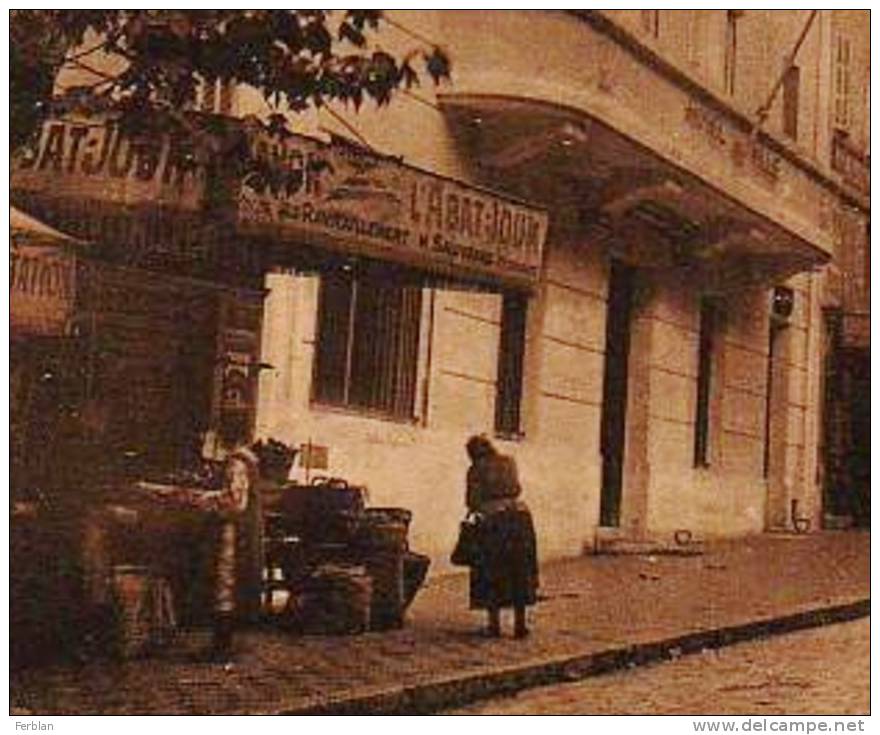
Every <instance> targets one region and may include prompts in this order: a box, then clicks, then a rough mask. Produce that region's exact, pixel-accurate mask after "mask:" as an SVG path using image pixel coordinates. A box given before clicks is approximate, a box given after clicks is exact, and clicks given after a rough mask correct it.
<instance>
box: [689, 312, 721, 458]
mask: <svg viewBox="0 0 880 735" xmlns="http://www.w3.org/2000/svg"><path fill="white" fill-rule="evenodd" d="M717 326H718V304H717V302H716V301H715V300H714V299H711V298H703V299H702V300H701V301H700V337H699V347H698V350H699V351H698V356H697V408H696V416H695V419H694V467H708V466H709V429H710V426H709V424H710V407H711V396H712V359H713V353H714V349H715V332H716V330H717Z"/></svg>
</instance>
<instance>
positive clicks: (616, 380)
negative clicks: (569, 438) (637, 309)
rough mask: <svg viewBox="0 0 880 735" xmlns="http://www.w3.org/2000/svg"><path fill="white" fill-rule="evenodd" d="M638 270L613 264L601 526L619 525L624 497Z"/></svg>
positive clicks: (602, 445) (604, 394)
mask: <svg viewBox="0 0 880 735" xmlns="http://www.w3.org/2000/svg"><path fill="white" fill-rule="evenodd" d="M634 281H635V269H634V268H632V267H631V266H628V265H626V264H624V263H622V262H621V261H618V260H613V261H612V262H611V274H610V277H609V284H608V307H607V308H608V311H607V318H606V323H605V366H604V368H605V370H604V374H605V380H604V383H603V387H602V420H601V434H600V439H599V444H600V451H601V454H602V489H601V495H600V499H599V525H600V526H605V527H614V528H616V527H618V526H620V505H621V498H622V495H623V460H624V445H625V444H626V403H627V387H628V382H629V350H630V338H631V313H632V300H633V284H634Z"/></svg>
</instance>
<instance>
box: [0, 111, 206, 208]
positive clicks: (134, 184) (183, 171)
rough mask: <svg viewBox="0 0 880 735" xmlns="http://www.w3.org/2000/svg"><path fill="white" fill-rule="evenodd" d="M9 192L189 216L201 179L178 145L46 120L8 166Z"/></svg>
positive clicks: (104, 124) (84, 123)
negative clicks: (164, 208) (151, 207)
mask: <svg viewBox="0 0 880 735" xmlns="http://www.w3.org/2000/svg"><path fill="white" fill-rule="evenodd" d="M11 188H12V189H14V190H19V191H37V192H51V193H52V194H53V195H54V196H55V197H57V198H64V197H73V198H76V199H81V200H82V199H97V200H100V201H103V202H116V203H120V204H143V203H145V202H151V203H154V204H156V205H157V206H159V205H162V204H169V205H173V206H174V208H175V209H187V210H193V209H197V208H199V207H200V206H201V204H202V196H203V194H204V173H203V171H202V169H201V168H199V167H197V166H196V165H195V162H194V158H193V155H192V151H191V149H190V147H189V146H187V145H186V144H184V143H183V142H180V141H175V140H172V139H170V138H168V137H164V138H155V137H152V138H151V137H141V138H137V139H133V138H130V137H128V136H126V135H125V134H124V133H123V132H122V131H121V130H120V129H119V127H118V126H117V125H116V124H115V123H114V122H113V121H112V120H111V121H102V120H99V119H96V118H88V119H85V118H83V119H74V120H50V121H48V122H47V123H46V124H45V125H44V126H43V131H42V134H41V135H40V138H39V140H38V141H37V144H36V145H35V146H34V148H33V149H32V150H29V151H26V152H25V153H24V154H23V155H21V156H20V157H19V158H18V159H17V160H15V161H14V169H13V174H12V181H11Z"/></svg>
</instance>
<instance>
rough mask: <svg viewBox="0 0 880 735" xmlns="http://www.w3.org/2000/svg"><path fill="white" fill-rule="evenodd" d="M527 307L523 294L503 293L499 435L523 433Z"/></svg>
mask: <svg viewBox="0 0 880 735" xmlns="http://www.w3.org/2000/svg"><path fill="white" fill-rule="evenodd" d="M527 307H528V299H527V298H526V297H525V296H523V295H521V294H505V296H504V301H503V304H502V308H501V336H500V339H499V343H498V377H497V382H496V393H495V431H496V433H498V434H499V435H501V436H519V435H520V434H521V433H522V416H521V404H522V391H523V362H524V358H525V344H526V312H527Z"/></svg>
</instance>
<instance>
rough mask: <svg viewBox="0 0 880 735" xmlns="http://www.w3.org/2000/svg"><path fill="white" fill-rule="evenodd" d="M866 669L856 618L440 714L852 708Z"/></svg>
mask: <svg viewBox="0 0 880 735" xmlns="http://www.w3.org/2000/svg"><path fill="white" fill-rule="evenodd" d="M869 674H870V621H869V619H868V618H863V619H861V620H856V621H854V622H849V623H840V624H837V625H831V626H826V627H822V628H814V629H811V630H806V631H800V632H797V633H790V634H788V635H782V636H775V637H771V638H765V639H762V640H756V641H750V642H747V643H742V644H738V645H735V646H729V647H727V648H722V649H717V650H714V651H706V652H704V653H702V654H695V655H690V656H683V657H681V658H679V659H676V660H674V661H670V662H666V663H661V664H656V665H653V666H646V667H642V668H638V669H633V670H628V671H621V672H617V673H613V674H608V675H606V676H597V677H593V678H590V679H585V680H583V681H580V682H576V683H572V684H562V685H557V686H550V687H542V688H539V689H532V690H529V691H525V692H521V693H520V694H518V695H517V696H515V697H508V698H504V699H495V700H488V701H486V702H481V703H478V704H475V705H471V706H469V707H465V708H463V709H460V710H456V711H454V712H449V713H448V714H468V715H474V714H502V715H522V714H566V715H578V714H595V715H621V714H632V715H636V714H639V715H655V714H657V715H659V714H664V715H688V714H690V715H708V714H725V715H808V714H809V715H857V714H867V713H868V712H869V709H870V689H869Z"/></svg>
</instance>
